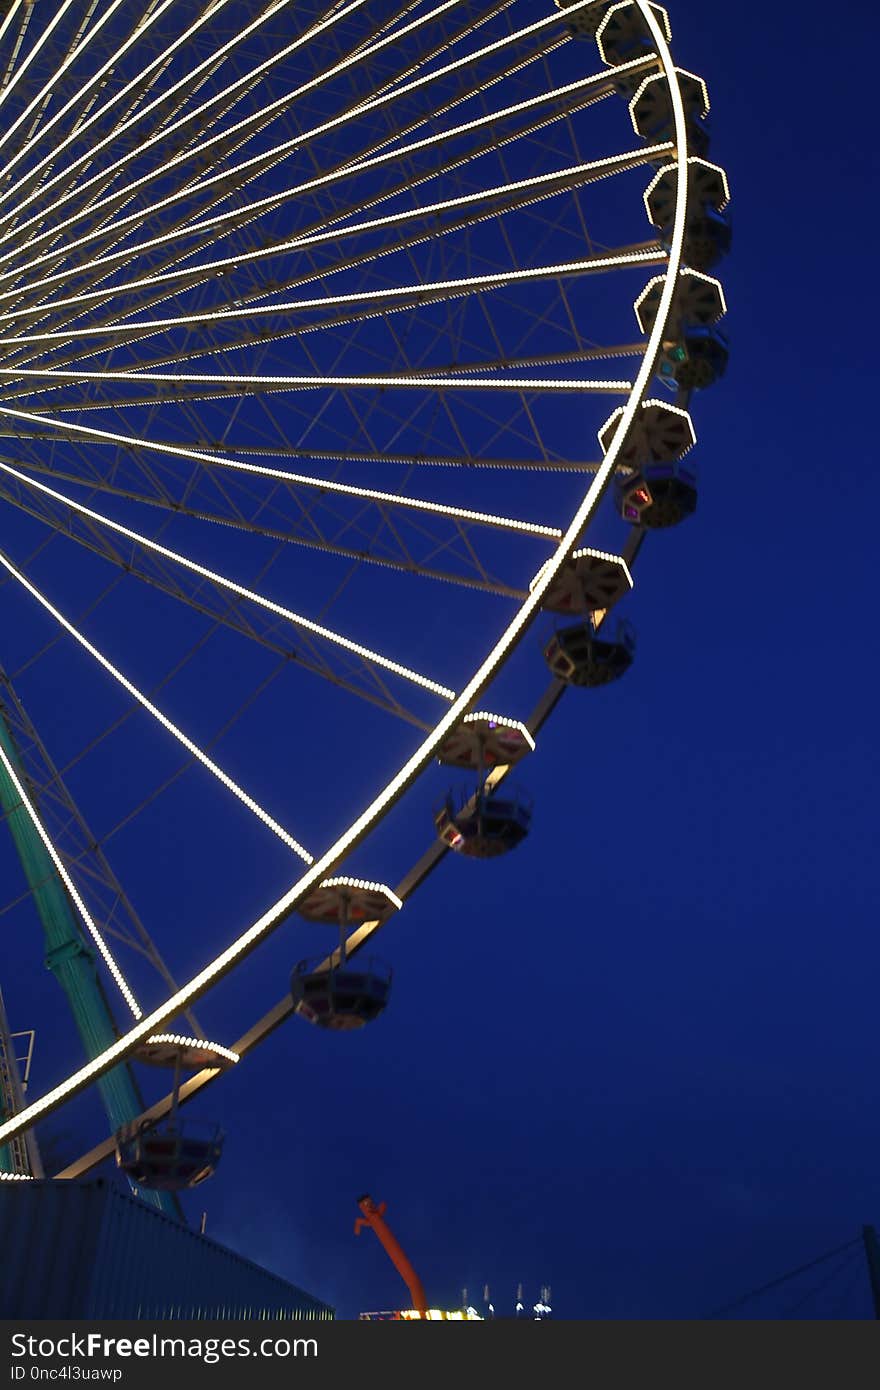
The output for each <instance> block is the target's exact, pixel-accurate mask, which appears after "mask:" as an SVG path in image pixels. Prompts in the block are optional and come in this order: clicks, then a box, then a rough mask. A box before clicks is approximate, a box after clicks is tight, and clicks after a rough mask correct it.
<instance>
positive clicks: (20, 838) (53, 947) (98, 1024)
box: [0, 705, 180, 1218]
mask: <svg viewBox="0 0 880 1390" xmlns="http://www.w3.org/2000/svg"><path fill="white" fill-rule="evenodd" d="M0 745H2V747H3V749H4V751H5V753H6V756H7V757H8V759H9V761H10V763H11V764H12V766H13V767H14V768H15V773H16V776H17V777H19V778H20V779H21V781H22V783H23V784H24V785H26V784H27V781H26V777H25V773H24V771H23V769H22V766H21V759H20V757H19V754H18V749H17V748H16V745H15V741H14V739H13V735H12V732H11V730H10V728H9V724H8V721H7V719H6V714H5V711H4V709H3V707H2V705H0ZM29 795H30V793H29ZM34 804H35V805H36V803H34ZM0 808H2V811H3V814H4V816H5V818H6V822H7V824H8V826H9V829H10V831H11V834H12V838H13V841H14V843H15V848H16V850H17V851H18V857H19V859H20V860H21V863H22V867H23V868H24V872H25V875H26V877H27V881H28V885H29V887H30V889H31V892H32V894H33V897H34V901H35V903H36V905H37V911H38V912H39V914H40V920H41V922H42V924H43V935H44V938H45V943H46V957H45V959H46V965H47V967H48V969H49V970H51V971H52V973H53V975H54V976H55V978H56V980H57V981H58V983H59V984H60V985H61V988H62V989H63V990H64V993H65V995H66V996H67V1000H68V1003H69V1004H70V1008H71V1011H72V1013H73V1018H74V1022H75V1023H76V1027H77V1031H78V1033H79V1036H80V1039H81V1041H82V1045H83V1048H84V1050H85V1053H86V1056H87V1057H88V1058H89V1059H91V1058H92V1057H97V1056H98V1054H99V1053H101V1052H103V1051H104V1050H105V1049H106V1048H108V1047H109V1046H110V1045H111V1044H112V1043H114V1042H115V1041H116V1039H117V1031H116V1027H115V1024H114V1022H113V1016H112V1014H111V1012H110V1006H109V1004H108V1002H107V998H106V996H105V994H104V991H103V989H102V987H101V982H100V980H99V979H98V975H97V971H96V969H95V958H94V954H93V952H92V950H91V947H90V946H89V945H88V943H87V942H86V940H85V939H84V937H83V934H82V931H81V930H80V926H79V922H78V920H77V917H76V916H75V915H74V911H73V908H72V906H71V902H70V898H69V896H68V893H67V889H66V888H65V886H64V884H63V882H62V880H61V878H60V876H59V874H58V872H57V870H56V868H55V865H54V864H53V863H52V860H51V858H50V856H49V854H48V851H47V850H46V847H45V845H44V844H43V842H42V840H41V839H40V837H39V835H38V834H37V832H36V830H35V829H34V825H33V822H32V820H31V818H30V816H29V815H28V812H27V810H26V809H25V807H24V806H23V804H22V801H21V798H20V796H19V794H18V792H17V790H16V788H15V784H14V783H13V782H12V780H11V778H10V777H9V774H8V773H7V771H6V768H5V767H4V766H3V765H2V763H0ZM97 1084H98V1088H99V1090H100V1092H101V1099H102V1100H103V1102H104V1109H105V1110H106V1112H107V1118H108V1119H109V1121H110V1126H111V1129H112V1130H113V1131H114V1132H115V1131H116V1130H117V1129H119V1128H120V1127H121V1126H122V1125H124V1124H126V1123H128V1122H129V1121H131V1120H133V1119H134V1118H135V1117H136V1116H137V1115H139V1114H140V1113H141V1111H142V1110H143V1108H144V1104H143V1100H142V1098H141V1096H140V1093H139V1090H138V1087H137V1083H136V1082H135V1079H134V1077H133V1075H132V1073H131V1070H130V1068H129V1067H128V1066H127V1065H126V1064H125V1063H122V1064H120V1065H119V1066H118V1067H114V1068H113V1070H112V1071H110V1072H107V1073H106V1075H104V1076H103V1077H101V1079H100V1080H99V1081H98V1083H97ZM12 1166H13V1164H12V1159H11V1156H10V1155H9V1154H8V1153H7V1152H6V1150H5V1149H3V1148H2V1147H0V1170H6V1171H9V1170H10V1169H11V1168H12ZM142 1195H143V1197H144V1198H145V1199H146V1200H148V1201H150V1202H151V1203H152V1204H153V1205H155V1206H157V1207H159V1209H160V1210H162V1211H164V1212H166V1213H167V1214H168V1215H169V1216H174V1217H177V1218H179V1217H180V1207H179V1206H178V1204H177V1202H176V1201H175V1200H174V1198H173V1197H172V1196H171V1195H170V1194H169V1193H165V1192H144V1193H143V1194H142Z"/></svg>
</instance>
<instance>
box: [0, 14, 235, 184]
mask: <svg viewBox="0 0 880 1390" xmlns="http://www.w3.org/2000/svg"><path fill="white" fill-rule="evenodd" d="M124 2H125V0H117V4H123V3H124ZM230 3H231V0H217V3H216V4H215V5H214V6H213V7H212V9H211V11H210V13H209V11H208V10H207V9H206V10H204V11H203V12H202V14H201V15H200V16H199V17H198V19H197V20H196V21H195V23H193V24H191V25H190V26H189V28H188V29H187V30H186V31H185V33H184V34H182V35H181V36H180V38H179V39H178V40H177V41H176V43H174V44H173V45H170V46H166V47H165V48H163V50H162V51H161V52H160V53H159V54H158V55H157V57H155V58H154V59H153V60H152V62H151V63H149V64H148V65H147V68H146V69H145V70H144V71H143V72H141V73H139V74H138V75H137V76H136V77H134V78H132V79H131V81H129V82H128V83H127V84H126V85H125V86H124V87H122V88H121V89H120V90H119V91H118V92H116V93H115V94H114V95H112V96H111V97H110V98H109V99H108V100H107V101H106V102H105V104H104V106H103V107H101V109H100V110H99V111H97V112H95V113H94V114H93V115H92V116H89V117H87V119H86V120H85V121H84V122H83V124H82V126H79V125H77V126H76V127H75V133H76V134H81V133H82V131H83V130H85V129H88V128H89V127H90V126H92V125H94V124H95V122H96V121H100V120H101V119H103V118H104V117H105V116H106V115H107V113H108V112H109V111H110V110H112V108H113V107H114V106H115V105H117V104H118V103H121V102H123V101H124V100H125V98H126V96H128V95H129V94H130V93H131V91H132V90H133V89H134V88H135V87H136V86H137V85H138V84H139V83H140V82H142V81H143V80H144V79H145V78H146V77H148V76H149V74H150V72H151V71H152V70H153V69H154V68H156V67H158V66H160V65H161V64H162V63H166V62H167V61H168V60H169V58H170V57H171V55H172V54H173V51H174V49H175V48H177V47H179V46H180V45H181V44H182V43H185V42H187V41H188V40H189V39H191V38H192V37H194V36H195V34H196V33H197V32H198V30H199V29H200V28H201V27H202V26H203V25H204V24H206V23H207V22H208V20H209V19H213V18H214V17H215V15H217V14H218V13H219V12H220V10H222V9H223V8H224V6H225V5H228V4H230ZM173 4H174V0H160V3H159V4H158V5H156V6H154V7H153V8H151V9H150V10H149V11H148V12H147V13H146V14H145V15H144V16H142V17H141V19H140V21H139V22H138V23H137V24H136V25H135V26H134V28H133V29H132V31H131V33H130V34H129V36H128V38H127V39H125V40H124V41H123V42H122V43H121V44H120V45H119V47H118V48H117V49H116V50H115V52H114V53H112V54H111V55H110V56H109V57H108V58H107V59H106V61H105V62H104V63H103V64H102V65H101V67H100V68H98V69H97V71H96V72H94V73H93V74H92V75H91V77H87V78H83V79H81V80H80V82H79V83H78V84H77V90H76V92H75V94H74V95H73V96H72V97H70V98H69V100H68V101H66V102H65V103H64V105H63V106H60V107H59V108H58V110H57V111H55V113H54V114H53V115H52V116H49V117H48V118H47V119H46V120H45V121H41V122H40V125H39V128H38V130H37V133H36V135H35V136H32V137H30V138H29V139H28V140H27V141H26V142H25V143H24V144H23V145H22V146H21V147H20V148H19V149H18V150H16V151H15V152H14V153H13V154H12V155H11V156H10V157H9V159H8V160H7V161H6V163H5V164H4V166H3V173H4V174H6V175H8V174H9V173H10V172H11V170H12V169H13V168H14V167H15V166H16V164H18V163H20V162H21V160H22V159H25V158H26V157H27V156H28V155H29V154H32V153H33V151H34V149H35V148H36V147H37V145H38V144H39V143H40V142H41V141H42V140H44V139H45V138H46V136H47V135H48V134H49V133H50V132H51V131H52V130H53V129H54V128H55V126H56V125H58V123H59V122H60V121H62V120H63V119H64V117H65V116H66V115H68V114H69V112H70V111H72V110H73V109H74V108H75V107H76V106H77V105H79V104H81V103H82V101H83V99H84V98H85V97H86V96H87V95H88V93H89V92H90V91H91V90H92V88H94V87H96V86H98V84H99V83H100V82H101V80H102V79H103V78H104V77H105V76H107V75H109V74H110V73H111V72H112V70H113V69H114V68H115V66H116V65H117V64H118V63H119V62H120V61H121V60H122V58H124V56H125V54H126V53H127V52H128V50H129V49H130V48H131V47H133V46H134V45H135V44H137V43H139V42H140V41H141V39H142V38H143V36H144V34H145V33H146V32H147V30H148V29H150V28H151V27H152V26H153V25H154V24H155V23H156V22H157V20H159V19H160V18H161V17H162V15H163V14H164V13H165V11H166V10H167V9H169V8H170V6H171V5H173ZM111 13H112V11H111ZM107 18H109V14H106V15H105V16H104V18H102V20H101V21H100V23H99V24H98V25H96V26H95V28H94V29H92V30H90V31H89V32H88V34H87V42H91V40H92V39H93V38H94V36H95V34H96V33H98V32H99V30H100V25H101V24H103V23H104V20H105V19H107ZM2 34H3V31H2V29H0V39H2ZM83 47H85V44H84V45H83ZM81 51H82V50H81V49H80V50H78V52H81ZM78 52H77V53H74V54H71V55H69V57H68V59H67V60H66V62H65V64H62V67H61V68H59V69H58V71H57V73H56V74H54V76H53V79H52V81H53V82H54V81H55V80H57V77H58V76H60V74H61V72H62V71H63V70H64V67H65V66H66V64H67V63H69V62H70V61H72V59H73V58H75V57H76V56H78ZM51 90H52V84H51V82H50V83H47V84H46V86H45V87H44V89H43V94H44V95H48V94H49V93H50V92H51ZM8 133H9V132H2V133H0V146H2V145H4V144H5V143H6V140H7V138H8ZM74 138H75V135H74V133H73V132H72V133H70V134H69V135H68V136H67V137H66V138H65V139H64V140H60V141H59V142H58V144H57V145H56V146H55V147H54V148H53V150H52V152H51V154H50V155H47V156H46V158H45V159H43V160H41V161H40V163H39V164H38V165H36V166H35V167H32V168H30V169H28V171H27V174H26V175H25V178H26V179H27V180H30V179H31V178H32V177H34V175H36V174H38V173H39V172H40V170H41V169H44V168H46V167H47V166H48V165H50V164H51V163H52V162H53V161H54V160H55V159H56V158H57V157H58V155H60V154H61V153H63V151H64V150H65V149H66V148H67V146H68V145H69V144H70V143H71V141H72V140H73V139H74ZM66 172H68V173H69V169H68V170H67V171H66ZM18 187H19V188H20V187H21V184H20V183H19V185H18ZM14 191H15V190H14V188H13V189H9V190H7V192H8V193H10V194H11V193H13V192H14ZM2 201H3V199H2V197H0V202H2Z"/></svg>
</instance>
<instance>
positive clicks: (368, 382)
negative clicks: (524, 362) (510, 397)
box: [0, 367, 632, 403]
mask: <svg viewBox="0 0 880 1390" xmlns="http://www.w3.org/2000/svg"><path fill="white" fill-rule="evenodd" d="M454 370H457V369H454ZM0 377H8V378H11V379H12V380H13V381H16V380H20V379H21V378H22V377H24V378H25V379H26V380H28V381H32V380H38V381H48V382H59V383H61V382H81V381H140V382H143V383H145V384H146V385H149V384H151V383H152V384H153V385H158V386H163V385H165V386H175V385H192V386H197V387H199V386H207V387H212V388H214V389H216V390H219V391H221V392H223V391H232V390H234V391H236V393H237V394H241V393H242V392H247V391H253V389H254V388H255V387H264V388H266V389H267V390H269V391H312V390H321V389H325V388H333V389H336V388H340V389H348V390H352V391H359V390H360V391H363V390H377V389H378V390H389V389H392V388H393V389H398V390H411V389H416V390H419V391H426V390H427V391H439V390H443V391H537V392H549V393H550V394H553V395H558V394H559V393H560V392H562V391H571V392H576V393H578V394H593V393H595V394H599V395H602V394H606V395H612V396H621V395H623V396H626V395H628V394H629V392H630V391H631V390H632V382H631V381H621V380H611V381H603V380H600V379H577V378H571V379H568V380H566V379H562V378H559V379H556V380H553V379H548V380H544V379H543V378H542V377H510V376H503V377H474V376H467V377H464V376H463V377H459V376H455V375H454V372H450V374H449V375H448V376H439V375H432V376H420V375H418V374H417V373H415V372H413V373H411V374H409V375H401V376H224V375H223V374H222V373H220V372H129V371H124V370H122V371H104V372H94V371H86V370H85V369H84V368H78V369H76V370H70V371H68V370H66V369H63V368H57V369H56V368H53V367H43V368H38V367H0ZM111 403H112V402H111Z"/></svg>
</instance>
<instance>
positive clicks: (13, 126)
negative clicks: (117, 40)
mask: <svg viewBox="0 0 880 1390" xmlns="http://www.w3.org/2000/svg"><path fill="white" fill-rule="evenodd" d="M127 3H128V0H110V4H109V5H108V7H107V8H106V9H105V10H104V12H103V13H102V14H100V15H99V16H98V18H97V19H96V20H95V22H94V24H92V25H90V26H87V27H86V30H85V33H84V34H83V35H82V38H81V41H80V42H76V41H75V42H74V44H73V46H72V47H71V48H70V49H69V50H68V52H67V53H66V54H65V56H64V58H63V59H62V61H61V63H60V64H59V66H58V67H57V68H56V69H55V71H54V72H53V73H52V75H51V77H50V78H49V80H48V81H47V82H45V83H44V85H43V87H42V88H41V90H40V91H39V92H38V93H37V95H36V96H34V97H32V98H31V100H30V101H29V102H28V104H27V106H25V108H24V110H23V111H21V112H20V113H19V115H18V116H16V118H15V120H14V121H11V122H10V123H9V125H7V126H5V127H4V128H3V129H0V149H2V148H3V146H4V145H5V144H6V143H7V141H8V140H10V139H11V138H12V136H13V135H14V134H15V132H16V131H17V130H18V128H19V126H20V125H22V123H23V122H24V121H26V120H27V118H28V116H30V115H31V114H32V112H34V111H35V110H36V109H37V108H38V107H39V106H40V104H41V102H43V101H44V100H45V99H46V98H47V97H49V96H51V94H52V93H53V92H54V90H55V88H56V86H57V84H58V82H59V81H60V80H61V78H62V77H63V76H64V74H65V72H67V70H68V69H69V68H70V67H71V66H72V65H73V64H74V63H75V62H76V61H77V59H78V58H80V57H81V56H82V54H83V52H84V51H85V50H86V49H87V48H88V47H89V45H90V44H91V43H92V42H93V41H94V40H95V39H96V38H97V37H98V36H99V34H100V33H101V30H102V29H103V27H104V25H105V24H107V23H108V22H109V20H110V19H112V17H113V15H114V14H115V13H116V11H117V10H118V9H119V8H120V6H121V5H124V4H127ZM172 3H173V0H162V3H161V4H160V5H159V7H158V9H156V10H154V11H153V12H152V14H150V15H149V16H148V17H147V19H146V21H145V24H144V26H143V27H144V28H149V26H150V25H151V24H153V23H154V22H155V21H156V20H157V19H158V18H159V16H160V15H161V14H162V12H163V11H164V10H166V9H168V7H169V5H170V4H172ZM141 32H142V30H139V31H138V32H137V33H132V34H131V35H130V36H129V38H128V40H127V41H126V42H125V43H124V44H122V45H121V46H120V47H119V48H117V50H116V51H115V53H113V54H111V56H110V57H109V58H107V60H106V62H104V63H103V64H102V66H101V67H100V68H99V69H98V71H97V72H96V73H94V74H93V75H92V76H91V77H90V78H88V79H86V80H83V81H82V82H81V83H78V84H77V87H78V90H77V93H76V96H74V97H71V99H70V100H69V101H68V102H66V103H65V105H64V106H63V107H61V109H60V110H59V111H56V113H55V115H54V116H53V117H51V118H50V119H49V120H47V121H46V123H45V125H44V124H43V122H40V127H39V129H40V137H41V138H43V137H44V136H45V134H46V131H47V128H51V127H52V126H54V125H55V124H56V123H57V122H58V121H59V120H60V119H61V118H62V117H63V116H64V115H66V114H67V112H68V111H69V110H70V109H71V107H72V106H74V105H75V104H76V103H77V102H78V101H81V100H82V98H83V97H84V96H85V95H86V94H87V93H88V92H89V91H90V90H91V88H92V87H94V86H95V85H96V84H97V83H98V82H100V80H101V78H102V77H104V76H105V74H106V73H108V72H109V71H110V70H111V69H112V67H113V65H114V64H115V63H117V62H119V60H120V59H121V58H122V56H123V55H124V53H125V52H126V50H127V49H128V48H129V47H130V46H131V45H132V43H134V42H135V40H136V38H138V37H139V35H140V33H141ZM31 148H33V140H28V141H26V142H25V143H24V144H23V145H22V147H21V148H20V149H19V150H17V151H16V152H15V153H14V154H13V155H11V156H10V158H9V159H7V160H6V162H5V163H4V165H3V167H2V170H0V176H3V177H8V175H9V172H10V170H11V169H12V168H13V167H14V165H15V164H17V163H18V161H19V160H20V159H22V158H23V156H24V154H25V152H26V151H28V150H29V149H31Z"/></svg>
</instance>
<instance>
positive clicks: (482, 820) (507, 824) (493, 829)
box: [434, 791, 532, 859]
mask: <svg viewBox="0 0 880 1390" xmlns="http://www.w3.org/2000/svg"><path fill="white" fill-rule="evenodd" d="M531 820H532V801H531V798H530V797H527V796H524V795H523V793H522V792H513V793H510V792H505V793H498V792H496V793H494V794H490V793H486V792H483V791H478V792H477V793H476V794H475V795H474V796H472V797H470V798H469V799H468V800H467V801H466V802H465V803H464V805H463V806H459V807H458V808H456V803H455V799H454V797H453V794H452V792H450V793H449V794H448V796H447V797H446V799H445V801H444V802H443V803H442V805H441V806H439V807H438V809H437V812H436V814H435V816H434V825H435V827H436V830H437V835H438V837H439V838H440V839H441V840H442V841H443V843H444V844H446V845H448V846H449V848H450V849H454V850H455V851H456V853H458V854H464V855H467V856H468V857H469V858H472V859H494V858H495V857H496V856H497V855H499V854H506V853H507V852H508V851H509V850H512V849H516V847H517V845H519V844H522V842H523V840H524V839H525V837H526V835H527V834H528V833H529V826H530V824H531Z"/></svg>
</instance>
